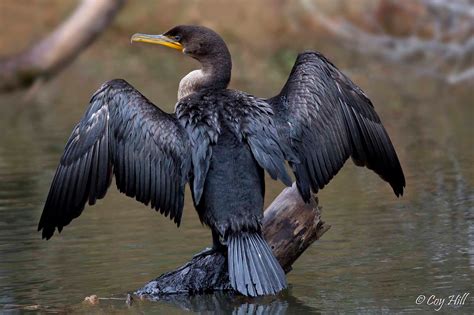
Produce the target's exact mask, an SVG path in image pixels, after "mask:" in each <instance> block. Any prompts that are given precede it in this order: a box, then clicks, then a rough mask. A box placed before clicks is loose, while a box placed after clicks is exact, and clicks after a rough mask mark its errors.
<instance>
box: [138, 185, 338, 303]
mask: <svg viewBox="0 0 474 315" xmlns="http://www.w3.org/2000/svg"><path fill="white" fill-rule="evenodd" d="M329 228H330V226H329V225H327V224H325V223H324V222H323V221H321V210H320V208H319V207H318V202H317V199H312V200H311V202H310V203H308V204H306V203H305V202H304V201H303V200H302V199H301V196H300V195H299V193H298V190H297V188H296V186H295V185H294V184H293V186H292V187H289V188H285V189H284V190H283V191H282V192H281V193H280V195H278V197H277V198H276V199H275V200H274V201H273V202H272V204H271V205H270V206H269V207H268V208H267V210H265V213H264V218H263V231H264V234H265V239H266V240H267V242H268V243H269V245H270V246H271V248H272V250H273V253H274V254H275V257H276V258H277V259H278V261H279V262H280V264H281V265H282V267H283V269H284V270H285V272H287V273H288V272H289V271H290V270H291V266H292V264H293V263H294V262H295V260H296V259H297V258H298V257H299V256H300V255H301V254H302V253H303V252H304V251H305V250H306V248H308V246H309V245H311V244H312V243H313V242H314V241H316V240H317V239H319V238H320V237H321V236H322V235H323V234H324V233H325V232H326V231H327V230H329ZM227 290H231V286H230V282H229V276H228V273H227V263H226V257H225V256H224V255H223V254H221V253H213V254H211V255H207V256H198V257H195V258H193V259H192V260H191V261H189V262H188V263H186V264H185V265H183V266H181V267H179V268H178V269H176V270H174V271H171V272H167V273H165V274H163V275H161V276H159V277H158V278H156V279H155V280H152V281H150V282H149V283H147V284H146V285H145V286H144V287H143V288H141V289H138V290H137V291H135V294H136V295H138V296H140V297H144V298H148V299H160V300H166V299H167V298H166V296H170V295H174V294H187V295H189V294H197V293H203V292H213V291H227Z"/></svg>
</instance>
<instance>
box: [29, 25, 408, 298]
mask: <svg viewBox="0 0 474 315" xmlns="http://www.w3.org/2000/svg"><path fill="white" fill-rule="evenodd" d="M132 42H145V43H152V44H159V45H164V46H168V47H171V48H174V49H178V50H180V51H182V52H183V53H184V54H185V55H187V56H190V57H192V58H194V59H196V60H198V61H199V62H200V64H201V68H200V69H199V70H194V71H192V72H190V73H189V74H188V75H186V76H185V77H184V78H183V79H182V80H181V82H180V84H179V90H178V102H177V104H176V107H175V112H174V113H172V114H168V113H165V112H163V111H162V110H161V109H159V108H158V107H156V106H155V105H153V104H152V103H151V102H150V101H149V100H148V99H147V98H145V97H144V96H143V95H142V94H141V93H140V92H138V91H137V90H136V89H135V88H134V87H133V86H131V85H130V84H129V83H127V82H126V81H124V80H120V79H118V80H112V81H109V82H106V83H104V84H103V85H102V86H101V87H100V88H99V90H98V91H97V92H96V93H95V94H94V95H93V96H92V99H91V101H90V106H89V108H88V109H87V111H86V113H85V115H84V117H83V118H82V119H81V121H80V122H79V123H78V124H77V126H76V127H75V128H74V130H73V132H72V135H71V136H70V138H69V140H68V142H67V144H66V148H65V150H64V154H63V156H62V157H61V160H60V164H59V167H58V169H57V171H56V174H55V176H54V179H53V182H52V184H51V189H50V191H49V195H48V198H47V200H46V204H45V206H44V210H43V214H42V216H41V219H40V222H39V226H38V230H43V234H42V235H43V238H46V239H49V238H51V236H52V235H53V234H54V232H55V230H56V228H57V229H58V231H59V232H61V230H62V229H63V227H64V226H66V225H68V224H69V223H70V222H71V220H72V219H74V218H76V217H78V216H79V215H80V214H81V212H82V210H83V209H84V206H85V204H86V203H87V202H88V203H89V204H90V205H93V204H94V203H95V202H96V200H97V199H100V198H103V197H104V196H105V194H106V192H107V189H108V187H109V185H110V183H111V181H112V176H113V175H115V179H116V184H117V187H118V189H119V190H120V191H121V192H123V193H125V194H126V195H127V196H130V197H135V198H136V200H138V201H140V202H142V203H144V204H146V205H148V204H150V205H151V207H152V208H155V209H156V210H159V211H160V212H161V213H162V214H164V215H165V216H169V217H170V219H172V220H174V222H175V223H176V224H177V225H178V226H179V224H180V221H181V215H182V211H183V200H184V186H185V184H186V183H187V182H188V183H189V184H190V187H191V191H192V197H193V201H194V205H195V207H196V210H197V212H198V214H199V217H200V219H201V221H202V222H203V223H204V224H206V225H207V226H209V227H210V228H211V230H212V236H213V248H212V250H222V251H227V255H228V268H229V278H230V282H231V285H232V287H233V288H234V289H235V290H236V291H238V292H240V293H241V294H244V295H249V296H257V295H267V294H275V293H277V292H279V291H281V290H282V289H284V288H286V280H285V274H284V272H283V270H282V268H281V267H280V265H279V263H278V261H277V260H276V259H275V257H274V256H273V254H272V251H271V249H270V248H269V246H268V245H267V243H266V242H265V240H264V239H263V237H262V228H261V223H260V222H261V219H262V215H263V198H264V192H265V183H264V170H265V171H267V172H268V173H269V174H270V176H271V177H272V178H273V179H280V180H281V181H282V182H283V183H285V184H286V185H290V184H291V179H290V177H289V175H288V173H287V171H286V167H285V160H286V161H288V163H289V165H290V167H291V168H292V170H293V172H294V174H295V177H296V184H297V187H298V189H299V192H300V194H301V196H302V197H303V199H304V200H305V201H308V200H309V199H310V197H311V192H313V193H316V192H317V191H318V190H319V189H321V188H323V187H324V186H325V185H326V184H327V183H328V182H329V181H330V180H331V178H332V177H333V176H334V175H335V174H336V173H337V172H338V171H339V170H340V169H341V167H342V166H343V164H344V162H345V161H346V160H347V159H348V158H349V157H352V159H353V161H354V162H355V164H357V165H359V166H367V167H368V168H369V169H371V170H373V171H375V172H376V173H377V174H379V175H380V177H382V179H384V180H385V181H387V182H388V183H389V184H390V185H391V186H392V189H393V191H394V192H395V194H396V195H397V196H400V195H402V194H403V188H404V187H405V178H404V175H403V171H402V169H401V166H400V163H399V161H398V157H397V154H396V153H395V150H394V148H393V145H392V143H391V141H390V138H389V136H388V134H387V132H386V131H385V129H384V127H383V126H382V123H381V121H380V119H379V117H378V115H377V113H376V112H375V110H374V107H373V105H372V103H371V101H370V100H369V98H368V97H367V96H366V95H365V94H364V92H363V91H362V90H361V89H360V88H359V87H357V86H356V85H355V84H354V83H353V82H352V81H351V80H350V79H349V78H348V77H347V76H345V75H344V74H343V73H342V72H340V71H339V70H338V69H337V68H336V66H334V65H333V64H332V63H331V62H330V61H328V60H327V59H326V58H325V57H324V56H323V55H321V54H320V53H317V52H304V53H302V54H299V55H298V57H297V59H296V63H295V65H294V67H293V69H292V71H291V73H290V76H289V78H288V81H287V82H286V84H285V86H284V87H283V89H282V90H281V92H280V93H279V94H278V95H276V96H275V97H272V98H270V99H262V98H259V97H256V96H252V95H250V94H247V93H244V92H241V91H236V90H230V89H227V86H228V84H229V81H230V77H231V69H232V62H231V56H230V53H229V50H228V49H227V46H226V44H225V43H224V41H223V40H222V38H221V37H220V36H219V35H218V34H216V33H215V32H214V31H212V30H210V29H208V28H205V27H202V26H177V27H174V28H173V29H171V30H169V31H168V32H166V33H164V34H163V35H145V34H135V35H133V37H132ZM203 254H206V253H203Z"/></svg>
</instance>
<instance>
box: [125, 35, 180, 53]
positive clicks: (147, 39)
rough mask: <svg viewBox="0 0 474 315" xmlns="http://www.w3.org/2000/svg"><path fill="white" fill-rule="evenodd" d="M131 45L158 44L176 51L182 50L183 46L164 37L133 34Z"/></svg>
mask: <svg viewBox="0 0 474 315" xmlns="http://www.w3.org/2000/svg"><path fill="white" fill-rule="evenodd" d="M131 41H132V43H133V42H136V43H148V44H158V45H163V46H166V47H170V48H174V49H177V50H183V48H184V47H183V45H181V44H180V43H179V42H177V41H175V40H173V39H171V38H169V37H167V36H164V35H148V34H140V33H137V34H133V36H132V38H131Z"/></svg>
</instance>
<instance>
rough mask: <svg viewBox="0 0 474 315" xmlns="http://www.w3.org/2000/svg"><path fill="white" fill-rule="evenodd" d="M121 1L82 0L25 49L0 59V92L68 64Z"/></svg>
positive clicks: (86, 44)
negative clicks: (56, 24) (64, 18)
mask: <svg viewBox="0 0 474 315" xmlns="http://www.w3.org/2000/svg"><path fill="white" fill-rule="evenodd" d="M124 2H125V1H124V0H101V1H96V0H82V1H81V4H80V5H79V6H78V7H77V9H76V10H75V11H74V12H73V14H72V15H71V16H69V18H68V19H67V20H65V21H64V22H63V23H62V24H61V25H59V26H58V28H57V29H56V30H54V31H53V32H52V33H51V34H49V35H48V36H47V37H46V38H44V39H42V40H41V41H40V42H38V43H37V44H35V45H34V46H33V47H31V48H30V49H28V50H27V51H24V52H21V53H19V54H17V55H14V56H11V57H9V58H7V59H4V60H2V61H0V91H11V90H14V89H19V88H25V87H28V86H30V85H32V84H33V83H34V81H35V80H36V79H39V78H42V79H48V78H50V77H51V76H53V75H54V74H56V73H57V72H58V71H59V70H61V69H62V68H64V67H65V66H66V65H68V64H69V63H71V62H72V61H73V60H74V59H75V58H76V57H77V56H78V55H79V53H80V52H82V51H83V50H84V49H85V48H86V47H87V46H89V45H90V44H91V43H92V42H93V41H94V39H96V38H97V36H98V35H99V34H100V33H102V31H103V30H104V29H105V28H106V27H107V26H108V25H109V24H110V22H111V21H112V20H113V18H114V17H115V16H116V14H117V12H118V11H119V10H120V9H121V8H122V6H123V4H124Z"/></svg>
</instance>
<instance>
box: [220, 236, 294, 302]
mask: <svg viewBox="0 0 474 315" xmlns="http://www.w3.org/2000/svg"><path fill="white" fill-rule="evenodd" d="M227 246H228V249H227V250H228V267H229V279H230V284H231V285H232V288H234V290H236V291H238V292H240V293H241V294H243V295H247V296H258V295H270V294H276V293H278V292H279V291H281V290H283V289H285V288H286V278H285V272H284V271H283V269H282V268H281V266H280V264H279V263H278V261H277V260H276V258H275V256H273V253H272V251H271V249H270V247H269V246H268V244H267V243H266V242H265V240H264V239H263V237H262V235H261V234H260V233H247V232H244V233H239V234H233V235H230V236H229V237H228V240H227Z"/></svg>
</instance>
